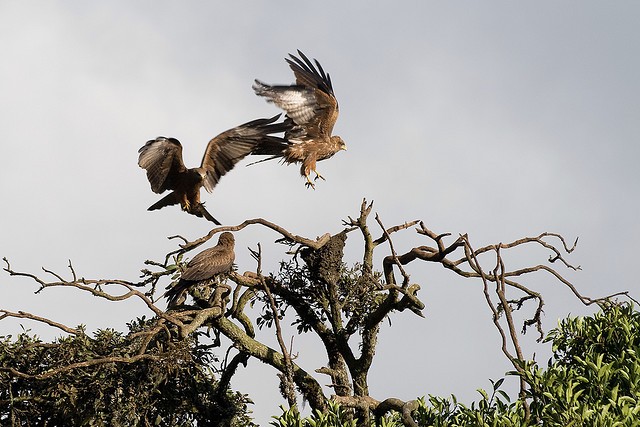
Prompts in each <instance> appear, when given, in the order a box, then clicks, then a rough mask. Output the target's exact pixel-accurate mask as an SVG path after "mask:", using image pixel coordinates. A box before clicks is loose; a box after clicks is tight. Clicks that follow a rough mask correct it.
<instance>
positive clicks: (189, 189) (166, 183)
mask: <svg viewBox="0 0 640 427" xmlns="http://www.w3.org/2000/svg"><path fill="white" fill-rule="evenodd" d="M279 117H280V115H277V116H274V117H272V118H270V119H257V120H253V121H251V122H248V123H245V124H243V125H240V126H238V127H235V128H233V129H229V130H228V131H226V132H223V133H221V134H220V135H218V136H216V137H215V138H213V139H212V140H211V141H209V144H207V149H206V150H205V152H204V156H203V157H202V163H201V164H200V167H198V168H191V169H188V168H187V167H186V166H185V165H184V162H183V161H182V144H180V141H178V140H177V139H175V138H165V137H164V136H159V137H158V138H156V139H153V140H150V141H147V143H146V144H145V145H144V146H143V147H142V148H140V150H138V153H140V155H139V157H138V165H139V166H140V167H141V168H143V169H146V171H147V178H148V179H149V183H150V184H151V190H152V191H153V192H154V193H158V194H160V193H163V192H164V191H166V190H172V191H171V193H169V194H168V195H167V196H165V197H164V198H162V199H160V200H159V201H158V202H157V203H155V204H153V205H151V206H150V207H149V208H148V210H150V211H152V210H156V209H160V208H163V207H165V206H169V205H177V204H180V206H181V207H182V210H184V211H186V212H188V213H190V214H192V215H196V216H198V217H204V218H206V219H208V220H209V221H211V222H214V223H216V224H218V225H220V222H219V221H218V220H216V219H215V218H214V217H213V216H211V214H210V213H209V212H207V210H206V209H205V208H204V203H201V202H200V188H201V187H203V186H204V188H205V189H206V190H207V191H208V192H209V193H211V192H212V191H213V188H214V187H215V186H216V185H217V184H218V181H220V179H221V178H222V176H223V175H224V174H226V173H227V172H229V171H230V170H231V169H233V167H234V166H235V165H236V163H238V162H239V161H240V160H242V159H243V158H244V157H246V156H247V155H248V154H249V153H251V151H252V150H254V149H255V148H256V146H258V145H259V144H266V145H275V144H283V143H286V141H285V140H284V139H282V138H280V137H276V136H273V135H271V134H272V133H278V132H284V131H285V130H287V129H289V128H290V127H291V126H290V125H288V124H285V123H282V122H281V123H275V122H276V120H278V118H279Z"/></svg>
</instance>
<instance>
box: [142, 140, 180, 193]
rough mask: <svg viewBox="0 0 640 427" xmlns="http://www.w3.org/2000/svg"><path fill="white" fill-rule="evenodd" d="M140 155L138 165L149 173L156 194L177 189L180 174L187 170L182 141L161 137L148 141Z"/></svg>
mask: <svg viewBox="0 0 640 427" xmlns="http://www.w3.org/2000/svg"><path fill="white" fill-rule="evenodd" d="M138 153H139V156H138V165H139V166H140V167H141V168H143V169H145V170H146V171H147V178H148V179H149V183H150V184H151V190H152V191H153V192H154V193H162V192H164V191H165V190H172V189H174V188H175V186H176V179H177V176H178V174H179V173H180V172H184V171H185V170H186V167H185V165H184V162H183V161H182V145H181V144H180V141H178V140H177V139H175V138H165V137H164V136H159V137H158V138H156V139H152V140H150V141H147V143H146V144H145V145H144V146H143V147H142V148H140V150H138Z"/></svg>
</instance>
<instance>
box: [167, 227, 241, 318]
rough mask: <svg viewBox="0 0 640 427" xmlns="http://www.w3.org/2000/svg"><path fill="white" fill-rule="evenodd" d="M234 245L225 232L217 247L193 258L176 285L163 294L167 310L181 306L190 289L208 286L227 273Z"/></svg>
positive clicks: (233, 258) (231, 263)
mask: <svg viewBox="0 0 640 427" xmlns="http://www.w3.org/2000/svg"><path fill="white" fill-rule="evenodd" d="M234 245H235V239H234V237H233V234H231V233H229V232H228V231H225V232H224V233H222V234H221V235H220V237H219V238H218V244H217V245H215V246H214V247H212V248H209V249H205V250H204V251H202V252H200V253H198V254H197V255H196V256H194V257H193V259H192V260H191V261H189V263H188V264H187V268H186V269H185V270H184V271H183V272H182V276H181V277H180V280H179V281H178V283H177V284H176V285H174V286H173V287H172V288H170V289H169V290H168V291H167V292H165V294H164V296H165V297H166V298H167V300H168V306H169V308H172V307H175V306H176V305H180V304H182V303H183V302H184V300H185V299H186V295H185V294H186V292H187V291H188V290H189V289H191V288H192V287H194V286H196V285H198V284H210V283H212V282H213V280H214V279H215V278H216V277H217V276H218V275H220V274H224V273H229V272H230V271H231V268H232V266H233V261H234V260H235V252H234Z"/></svg>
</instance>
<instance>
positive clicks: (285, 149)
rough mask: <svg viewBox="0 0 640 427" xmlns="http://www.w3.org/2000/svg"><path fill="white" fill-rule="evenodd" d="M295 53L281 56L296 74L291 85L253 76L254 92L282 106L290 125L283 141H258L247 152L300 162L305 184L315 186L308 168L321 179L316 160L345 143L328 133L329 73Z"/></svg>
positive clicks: (333, 111)
mask: <svg viewBox="0 0 640 427" xmlns="http://www.w3.org/2000/svg"><path fill="white" fill-rule="evenodd" d="M298 54H299V55H300V58H297V57H295V56H294V55H291V54H289V57H290V58H285V59H286V61H287V63H288V64H289V67H290V68H291V70H293V74H294V75H295V76H296V84H295V85H288V86H271V85H268V84H266V83H263V82H261V81H260V80H255V83H254V85H253V90H254V91H255V93H256V94H257V95H259V96H263V97H265V98H266V99H267V101H268V102H273V103H274V104H276V105H277V106H278V107H280V108H281V109H283V110H284V111H285V112H286V113H287V119H286V120H285V122H288V123H289V124H290V125H291V129H289V130H287V131H286V133H285V138H286V140H287V141H264V142H261V143H260V144H258V145H257V146H256V148H255V149H254V150H253V152H252V153H251V154H257V155H270V156H272V157H269V158H267V159H264V160H262V161H265V160H271V159H275V158H278V157H281V158H282V161H283V162H284V163H288V164H290V163H300V164H301V166H300V174H301V175H302V176H304V177H305V178H306V179H307V182H306V186H307V187H312V188H315V185H314V183H313V181H311V179H310V178H309V175H310V174H311V172H314V173H315V175H316V176H315V178H314V181H315V180H317V179H318V178H322V179H324V177H322V175H320V174H319V173H318V171H317V170H316V162H318V161H320V160H325V159H328V158H330V157H331V156H333V155H334V154H336V153H337V152H338V151H340V150H346V149H347V146H346V144H345V143H344V141H343V140H342V138H340V137H339V136H332V135H331V132H332V131H333V126H334V125H335V123H336V120H337V119H338V101H337V100H336V97H335V95H334V93H333V86H332V85H331V78H330V77H329V74H325V72H324V70H323V69H322V66H321V65H320V63H319V62H318V61H317V60H315V59H314V61H315V65H316V66H317V68H316V66H314V64H313V63H312V62H311V61H310V60H309V59H308V58H307V57H306V56H305V55H304V54H303V53H302V52H301V51H299V50H298ZM256 163H258V162H256Z"/></svg>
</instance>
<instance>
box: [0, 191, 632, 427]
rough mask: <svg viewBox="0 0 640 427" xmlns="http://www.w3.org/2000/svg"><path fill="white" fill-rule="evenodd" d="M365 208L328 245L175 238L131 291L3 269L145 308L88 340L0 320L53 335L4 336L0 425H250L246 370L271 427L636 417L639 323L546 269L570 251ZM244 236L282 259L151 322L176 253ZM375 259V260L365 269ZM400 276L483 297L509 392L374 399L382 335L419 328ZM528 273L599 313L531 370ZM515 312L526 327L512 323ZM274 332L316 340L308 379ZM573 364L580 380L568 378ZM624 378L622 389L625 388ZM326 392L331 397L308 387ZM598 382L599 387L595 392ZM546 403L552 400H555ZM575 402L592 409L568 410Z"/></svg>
mask: <svg viewBox="0 0 640 427" xmlns="http://www.w3.org/2000/svg"><path fill="white" fill-rule="evenodd" d="M372 209H373V204H372V203H367V202H366V201H363V202H362V204H361V206H360V211H359V213H358V215H357V216H355V217H353V218H352V217H348V218H347V219H346V220H344V221H343V226H344V227H343V229H342V230H341V231H339V232H338V233H334V234H329V233H326V234H324V235H322V236H320V237H318V238H316V239H310V238H306V237H302V236H298V235H296V234H294V233H292V232H290V231H288V230H286V229H285V228H283V227H281V226H279V225H277V224H274V223H271V222H269V221H266V220H264V219H261V218H258V219H252V220H246V221H244V222H243V223H241V224H239V225H236V226H221V227H216V228H214V229H212V230H211V231H210V232H209V233H208V234H207V235H205V236H203V237H201V238H199V239H196V240H193V241H189V240H188V239H185V238H183V237H181V236H174V238H176V239H182V243H181V244H180V245H179V248H178V249H177V250H175V251H172V252H170V253H169V254H166V256H165V257H164V260H163V261H147V262H146V264H147V266H148V267H145V268H144V269H142V276H141V279H140V280H138V281H128V280H122V279H98V280H96V279H86V278H79V277H77V275H76V273H75V270H74V267H73V266H72V264H71V263H70V264H69V274H70V278H64V277H63V275H61V274H59V273H56V272H53V271H50V270H46V269H45V270H44V271H45V276H44V277H42V276H38V275H35V274H32V273H28V272H20V271H18V270H16V269H14V268H13V267H12V265H11V264H10V263H9V261H8V260H6V259H5V264H6V266H5V268H4V269H5V271H6V272H8V273H9V274H10V275H12V276H16V277H25V278H28V279H29V280H31V281H32V282H34V283H36V284H37V285H39V288H38V290H37V293H40V292H42V291H45V290H47V291H50V288H56V287H66V288H73V289H75V290H77V291H80V292H85V293H89V294H91V295H93V296H95V297H99V298H103V299H107V300H110V301H124V300H127V299H130V298H135V299H138V300H140V301H142V302H143V303H144V304H145V306H146V307H147V309H148V310H149V314H150V316H151V317H150V318H148V319H147V318H146V317H143V316H141V317H140V318H139V319H137V320H135V321H133V322H132V323H131V324H129V331H128V332H127V333H120V332H116V331H114V330H108V329H106V330H100V331H98V332H96V333H95V334H93V335H92V336H89V335H88V334H87V333H86V332H85V331H84V329H83V328H82V327H75V328H73V327H69V326H66V325H62V324H60V323H57V322H55V321H54V320H51V319H46V318H43V317H40V316H38V315H36V314H31V313H26V312H23V311H18V312H13V311H8V310H1V311H0V320H2V319H6V318H21V319H29V320H31V321H35V322H40V323H44V324H46V325H48V326H50V327H53V328H58V329H59V330H61V331H62V332H64V334H65V336H63V337H61V338H59V339H58V340H57V341H55V342H52V343H44V342H41V341H40V340H39V339H38V338H37V337H34V336H30V335H29V334H27V333H23V334H20V335H18V336H17V337H15V338H13V337H9V336H7V337H4V338H3V341H2V353H1V354H0V357H1V358H2V359H1V361H2V365H1V367H0V386H1V388H2V390H0V419H2V420H9V421H10V422H11V423H12V424H13V425H38V423H44V421H47V422H48V423H49V424H48V425H65V424H69V423H71V424H87V425H104V424H105V423H109V422H114V423H116V424H117V423H120V424H121V425H167V426H174V425H175V426H181V425H196V424H197V425H209V424H211V425H250V423H251V422H250V418H249V414H248V406H247V405H248V404H249V402H250V400H249V398H248V397H247V396H245V395H243V394H241V393H238V392H234V391H231V390H230V388H229V384H230V380H231V378H232V376H233V375H234V373H235V372H236V370H237V369H238V368H239V367H240V366H241V365H243V364H245V363H246V362H247V360H249V359H250V358H254V359H258V360H260V361H262V362H264V363H265V364H266V365H267V366H268V367H271V368H272V369H275V371H276V372H277V373H278V376H279V378H280V390H279V391H280V393H281V394H282V396H283V397H284V398H285V399H286V401H287V402H288V409H287V412H285V413H284V414H283V416H282V417H281V418H279V419H278V420H276V421H274V422H275V423H279V424H277V425H301V424H300V423H302V424H304V423H305V422H307V423H311V424H310V425H341V424H335V423H336V422H339V423H346V425H357V426H369V425H372V424H376V423H377V424H378V425H380V423H382V424H383V425H384V423H387V425H406V426H415V425H468V423H471V420H472V419H473V420H476V421H477V423H478V424H477V425H536V424H539V423H547V422H549V423H550V422H556V423H560V422H565V423H566V422H569V421H573V420H576V419H578V418H576V417H578V416H580V417H582V418H580V419H585V420H586V419H592V418H589V417H595V416H602V417H605V418H603V420H608V418H606V416H607V415H606V414H609V413H610V414H612V415H611V416H612V417H618V418H613V419H624V418H620V417H623V416H627V414H630V413H634V412H633V411H634V410H635V406H634V405H635V400H628V399H627V398H626V397H630V396H633V393H635V392H636V391H637V378H636V377H637V371H636V370H634V369H636V368H634V366H633V363H635V362H634V360H635V359H633V357H635V353H634V352H635V350H634V347H633V346H634V345H635V346H636V348H637V344H638V343H637V341H634V340H636V338H635V335H633V337H634V338H629V337H626V338H625V333H627V331H629V332H628V333H629V334H631V333H632V332H633V331H635V330H636V328H637V326H633V325H634V323H633V322H637V317H634V316H635V314H634V313H635V312H634V311H633V308H632V307H631V306H625V305H623V306H618V305H616V304H614V303H613V302H611V301H612V300H611V297H613V296H608V297H606V298H590V297H586V296H584V295H582V294H581V293H580V292H579V291H578V289H577V288H576V287H575V286H574V285H573V284H572V283H570V282H569V281H568V280H566V279H565V278H564V277H563V275H562V274H561V272H560V271H559V270H558V269H556V268H555V267H556V266H560V267H561V268H565V269H573V270H575V269H579V267H576V266H573V265H572V264H571V263H570V262H569V261H568V260H567V258H566V257H567V255H568V254H570V253H571V252H572V251H573V250H574V248H575V243H574V244H573V245H568V244H567V242H566V241H565V239H564V237H562V236H561V235H559V234H556V233H542V234H540V235H537V236H533V237H525V238H521V239H517V240H515V241H512V242H509V243H497V244H491V245H485V246H481V247H477V248H476V247H475V246H473V245H472V243H471V241H470V239H469V237H468V236H467V235H464V234H462V235H459V236H458V237H455V238H454V237H452V236H451V235H450V234H449V233H436V232H434V231H432V230H430V229H429V228H428V227H427V226H426V225H425V224H424V222H422V221H419V220H415V221H409V222H405V223H402V224H397V225H394V226H391V227H387V226H385V225H384V224H383V222H382V219H381V218H380V216H378V215H375V224H374V225H373V227H372V226H371V224H370V218H369V217H370V214H371V212H372ZM252 226H260V227H266V228H268V229H271V230H273V231H274V232H275V233H276V234H278V235H279V239H278V241H279V242H280V243H282V244H284V246H285V247H286V248H287V249H286V256H285V257H284V258H285V259H283V261H282V262H281V264H280V268H279V270H278V271H273V272H269V273H265V272H264V271H263V266H262V262H263V260H262V258H263V257H262V248H261V245H260V244H258V245H257V247H256V248H250V249H249V251H250V253H251V255H252V256H253V258H254V260H255V266H254V269H253V270H248V271H245V272H243V273H240V272H239V271H235V270H234V271H231V272H230V273H225V275H224V277H223V278H220V280H217V281H215V282H206V283H204V282H203V283H202V284H200V285H198V286H194V287H192V288H190V289H189V293H190V295H191V297H192V299H187V300H184V301H181V302H180V303H178V304H176V305H175V306H171V307H169V308H168V309H165V308H163V294H164V293H163V289H164V287H166V285H167V284H169V285H170V284H171V283H176V282H178V281H179V280H180V277H181V274H182V272H183V271H184V269H185V266H186V262H185V261H186V258H187V257H186V256H185V255H186V254H187V253H188V252H190V251H192V250H193V249H195V248H198V247H200V246H201V245H202V244H203V243H205V242H207V241H208V240H209V239H211V238H212V237H213V236H215V235H218V234H219V233H222V232H235V233H242V232H247V231H246V230H245V229H247V228H248V227H252ZM375 230H378V231H377V233H378V237H377V238H376V237H374V233H376V231H375ZM411 230H413V233H414V236H415V237H414V238H415V239H416V240H417V241H416V244H415V246H413V247H412V248H411V249H410V250H408V251H406V252H404V253H398V252H397V251H396V249H395V247H394V236H395V235H397V233H407V232H410V231H411ZM347 239H357V241H359V242H360V245H361V253H362V259H361V261H360V262H357V263H355V264H353V265H347V264H346V263H345V262H344V247H345V244H346V242H347ZM531 245H535V246H537V247H540V248H543V249H544V250H546V251H548V252H549V258H548V260H547V261H546V262H537V261H535V262H533V263H532V264H531V266H529V267H523V268H517V269H513V268H510V267H509V265H508V264H507V263H506V262H505V258H504V256H503V254H504V253H505V252H508V251H510V250H512V249H513V248H517V247H522V246H531ZM374 253H375V254H378V253H381V254H382V258H381V265H379V266H376V265H375V262H374V260H375V259H379V258H374ZM410 263H417V264H418V265H424V266H425V268H428V266H431V265H433V266H440V267H444V268H445V269H446V270H447V271H451V272H452V273H454V274H455V275H457V276H459V277H462V278H466V279H469V280H476V281H477V282H478V284H479V285H480V286H482V289H483V295H484V298H485V301H486V304H487V306H488V307H489V309H490V311H491V313H492V314H493V316H492V322H493V325H494V326H495V328H496V331H497V332H498V334H499V336H500V337H501V350H502V352H503V354H504V356H505V357H506V358H507V360H508V361H509V362H510V364H511V365H512V367H513V371H512V372H511V373H510V375H512V376H515V377H517V378H518V379H519V384H520V387H519V393H518V395H517V396H516V397H513V398H511V397H509V396H508V395H507V394H506V393H505V392H503V391H502V390H501V389H500V385H501V384H502V380H498V381H496V382H495V383H494V390H492V391H491V392H490V393H486V392H484V391H482V392H481V400H480V401H479V402H478V403H477V404H474V405H472V406H471V407H465V406H464V405H462V404H460V403H458V402H457V401H456V400H455V398H453V397H452V398H451V399H444V398H440V397H435V396H429V397H428V398H427V399H415V400H409V401H403V400H400V399H397V398H395V397H393V396H383V397H382V399H380V398H379V397H377V396H376V397H374V396H372V393H371V391H370V389H369V373H370V368H371V366H372V363H373V361H374V358H375V354H376V348H377V345H378V338H379V332H380V327H381V324H382V323H383V322H384V321H385V320H386V319H390V318H391V317H393V316H399V315H418V316H424V314H423V312H422V310H423V308H424V303H423V302H422V301H421V299H420V297H419V295H418V294H419V291H420V285H419V284H418V283H414V282H413V281H412V280H411V276H410V275H409V274H408V272H407V271H406V269H405V266H407V265H408V264H410ZM376 267H377V268H376ZM534 273H546V274H549V275H550V276H551V277H552V278H554V279H555V280H557V281H558V283H560V284H561V285H563V286H566V287H567V288H568V289H570V290H571V292H572V293H573V294H574V295H575V296H576V298H577V299H578V300H579V301H580V302H582V303H583V304H585V305H592V304H596V305H598V306H600V307H601V308H602V309H603V312H602V314H600V315H599V316H600V317H598V316H596V317H594V319H596V320H593V321H590V320H585V319H582V320H567V321H566V323H563V324H561V325H560V327H559V328H558V329H556V330H554V331H553V332H552V333H551V334H550V335H549V336H548V338H547V340H551V341H552V342H553V346H554V347H553V348H554V351H555V353H554V359H553V361H552V362H550V364H549V366H548V367H547V368H545V369H543V368H540V367H539V366H538V365H537V364H536V363H535V362H532V361H531V360H530V357H528V356H527V355H525V354H524V352H523V350H522V348H521V345H520V336H521V333H523V331H525V330H526V329H527V328H529V327H534V328H535V329H536V330H537V331H538V334H539V339H540V340H542V339H544V334H543V332H542V320H541V313H542V310H543V306H544V299H543V296H542V294H541V293H540V292H539V291H537V290H536V289H535V286H533V285H532V284H531V283H532V282H533V281H532V279H531V277H532V275H533V274H534ZM533 283H535V282H533ZM625 294H626V293H624V292H623V293H619V294H616V295H625ZM614 296H615V295H614ZM518 310H523V313H524V315H521V316H518V317H516V316H515V315H514V314H515V312H517V311H518ZM611 316H617V317H616V320H615V322H614V324H617V323H620V322H622V323H621V324H624V325H626V326H622V327H621V331H618V332H615V333H614V331H613V330H611V329H607V330H605V324H606V322H607V319H609V320H610V318H611ZM522 318H524V320H520V321H518V320H516V319H522ZM602 319H605V320H602ZM624 319H626V320H624ZM284 321H287V322H290V323H292V324H293V325H295V326H296V328H297V332H298V333H300V334H302V333H311V334H314V335H315V336H316V337H317V338H318V339H319V341H320V342H321V343H322V345H323V347H324V350H325V356H326V360H327V363H326V365H325V366H321V367H318V368H317V369H315V371H314V372H310V371H308V370H305V369H304V368H303V367H302V366H301V365H299V364H298V363H297V360H296V356H295V355H294V354H292V353H291V350H290V347H288V346H287V342H286V340H285V337H284V335H283V333H282V322H284ZM519 322H521V323H519ZM598 322H599V323H598ZM625 322H626V323H625ZM635 325H637V323H635ZM256 328H263V329H264V328H266V329H268V330H272V331H273V333H274V334H275V336H276V338H277V343H278V347H277V348H272V347H270V346H268V345H267V344H265V343H264V342H262V341H261V340H259V339H258V338H257V335H256ZM580 334H582V335H580ZM611 334H614V335H615V336H613V335H611ZM633 334H635V332H633ZM610 335H611V336H610ZM576 337H580V338H576ZM612 337H613V338H615V339H613V338H612ZM589 339H593V340H594V341H593V344H590V341H589ZM576 340H577V341H576ZM578 343H580V346H578ZM610 350H615V351H616V352H619V353H620V354H621V355H622V356H620V357H622V359H620V358H615V357H616V356H612V355H610V356H609V358H605V357H604V354H608V352H609V351H610ZM627 350H629V351H627ZM615 354H618V353H615ZM222 355H224V357H223V356H222ZM612 357H613V359H612ZM598 358H600V359H601V360H600V359H598ZM576 363H578V364H583V365H584V369H583V370H580V369H578V367H577V365H576ZM628 363H631V364H632V365H628ZM592 365H593V366H594V367H595V368H592ZM605 367H608V368H606V369H609V370H608V371H607V370H606V369H605ZM623 367H625V368H624V369H623ZM636 367H637V365H636ZM425 369H428V367H425ZM563 369H564V370H563ZM590 369H596V370H597V372H595V373H594V372H592V371H590ZM602 369H604V370H602ZM625 369H626V370H625ZM601 370H602V371H601ZM583 371H584V372H583ZM607 372H608V373H607ZM614 372H615V374H614ZM620 372H625V374H622V373H620ZM574 374H576V375H575V376H574ZM590 375H591V376H590ZM593 375H595V376H593ZM598 375H605V376H604V377H603V376H598ZM625 375H626V377H628V378H629V380H627V382H624V381H623V379H624V378H626V377H625ZM634 375H635V376H634ZM326 378H329V384H330V386H329V389H330V390H331V393H330V394H328V393H327V392H326V389H323V387H322V384H323V381H326ZM631 378H633V381H631V380H630V379H631ZM603 379H604V380H606V381H608V382H607V383H606V384H608V385H607V386H604V385H602V380H603ZM595 380H598V381H595ZM587 386H589V387H596V386H597V387H600V388H599V390H600V394H597V393H596V390H592V392H587V391H586V389H585V387H587ZM609 386H610V387H611V388H606V390H607V393H609V395H607V396H608V397H607V399H610V400H612V401H613V402H615V404H612V405H613V406H611V407H610V408H609V409H608V411H609V412H606V411H603V410H597V409H594V408H596V407H599V406H598V405H600V406H602V405H604V403H603V402H605V400H603V399H604V398H603V396H604V395H603V393H604V391H602V390H603V389H604V388H605V387H609ZM583 389H584V391H580V390H583ZM560 395H562V396H564V398H565V399H564V400H559V399H558V398H557V397H558V396H560ZM625 396H626V397H625ZM579 397H582V398H585V399H586V398H589V399H590V400H588V401H586V402H584V404H582V403H581V402H582V401H581V400H580V399H578V398H579ZM301 399H302V400H303V401H306V402H308V403H309V405H310V406H311V408H312V409H313V411H314V413H315V414H316V415H315V417H316V418H314V419H312V420H307V421H304V420H301V419H300V416H299V412H298V411H299V405H300V401H301ZM563 402H564V403H563ZM563 404H564V405H565V406H562V405H563ZM566 405H569V406H566ZM581 405H582V406H581ZM625 408H626V409H625ZM589 411H592V412H589ZM630 411H631V412H630ZM323 417H324V418H323ZM327 417H329V418H327ZM554 417H555V418H554ZM337 420H339V421H337ZM464 420H466V421H465V422H466V423H467V424H465V422H463V421H464ZM509 420H511V421H509ZM508 422H511V424H508ZM603 422H604V421H603ZM314 423H315V424H314ZM318 423H320V424H318ZM322 423H324V424H322ZM327 423H328V424H327ZM388 423H395V424H388ZM545 425H546V424H545ZM549 425H553V424H549ZM557 425H561V424H557ZM563 425H567V424H563ZM603 425H604V424H603Z"/></svg>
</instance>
